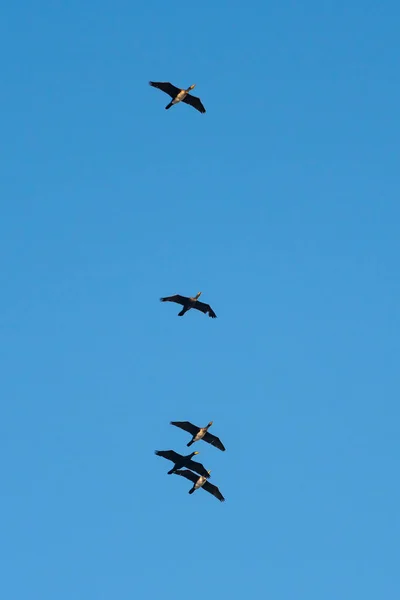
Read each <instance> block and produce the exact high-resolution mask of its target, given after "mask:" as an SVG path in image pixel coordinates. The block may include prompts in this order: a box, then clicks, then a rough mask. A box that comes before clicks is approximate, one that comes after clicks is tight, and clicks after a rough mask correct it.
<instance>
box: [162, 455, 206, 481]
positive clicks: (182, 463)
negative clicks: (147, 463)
mask: <svg viewBox="0 0 400 600" xmlns="http://www.w3.org/2000/svg"><path fill="white" fill-rule="evenodd" d="M155 454H157V456H162V457H163V458H166V459H167V460H171V461H172V462H173V463H174V466H173V468H172V469H171V470H170V471H168V475H171V473H174V472H175V471H177V470H178V469H181V468H182V467H188V468H189V469H192V471H196V473H198V474H199V475H202V476H203V477H205V478H208V477H210V474H209V472H208V471H207V470H206V469H205V468H204V467H203V465H201V464H200V463H198V462H196V461H195V460H192V458H193V456H195V455H196V454H199V453H198V452H192V453H191V454H188V455H187V456H182V455H181V454H178V453H177V452H174V451H173V450H156V451H155Z"/></svg>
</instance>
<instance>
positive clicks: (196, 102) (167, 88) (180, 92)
mask: <svg viewBox="0 0 400 600" xmlns="http://www.w3.org/2000/svg"><path fill="white" fill-rule="evenodd" d="M149 84H150V85H151V86H152V87H155V88H157V89H159V90H161V91H163V92H165V93H166V94H168V96H171V98H172V100H171V102H170V103H169V104H167V106H166V107H165V108H166V110H168V109H169V108H171V106H173V105H174V104H178V102H184V103H185V104H189V105H190V106H193V108H195V109H196V110H198V111H199V112H201V113H205V112H206V109H205V108H204V106H203V104H202V103H201V100H200V98H197V96H192V95H191V94H189V92H190V91H191V90H193V88H195V87H196V85H195V84H194V85H191V86H190V87H188V88H187V89H181V88H177V87H176V86H175V85H172V83H169V81H149Z"/></svg>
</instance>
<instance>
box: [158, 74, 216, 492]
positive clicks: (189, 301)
mask: <svg viewBox="0 0 400 600" xmlns="http://www.w3.org/2000/svg"><path fill="white" fill-rule="evenodd" d="M149 83H150V85H151V86H152V87H155V88H157V89H159V90H161V91H163V92H165V93H166V94H168V95H169V96H171V98H172V100H171V102H170V103H169V104H167V106H166V107H165V109H166V110H168V109H169V108H171V106H173V105H174V104H178V102H184V103H185V104H189V105H190V106H193V108H195V109H196V110H198V111H199V112H201V113H205V112H206V109H205V108H204V106H203V104H202V102H201V100H200V98H197V97H196V96H192V95H191V94H190V93H189V92H191V90H193V88H194V87H195V85H191V86H190V87H188V88H187V89H180V88H177V87H175V86H174V85H172V83H169V82H167V81H150V82H149ZM200 295H201V292H198V293H197V294H196V296H194V297H193V298H191V297H187V296H181V295H180V294H175V295H174V296H166V297H165V298H160V300H161V302H176V304H180V305H181V306H182V307H183V308H182V310H181V311H180V312H179V313H178V316H179V317H183V315H184V314H185V313H187V312H188V310H190V309H192V308H194V309H196V310H200V311H201V312H202V313H204V314H208V316H209V317H211V318H212V319H215V318H216V316H217V315H216V314H215V312H214V311H213V309H212V308H211V306H210V305H209V304H205V302H200V300H199V297H200ZM212 424H213V422H212V421H210V422H209V424H208V425H207V426H206V427H197V426H196V425H193V423H190V422H189V421H171V425H175V427H179V428H180V429H183V430H184V431H187V432H188V433H190V434H191V435H192V439H191V440H190V442H188V444H187V446H191V445H192V444H194V442H198V441H199V440H203V441H205V442H207V443H208V444H211V445H212V446H215V447H216V448H219V450H222V451H223V452H225V446H224V445H223V443H222V442H221V440H220V439H219V438H218V437H216V436H215V435H212V434H211V433H209V431H208V428H209V427H211V425H212ZM155 453H156V455H157V456H161V457H162V458H166V459H167V460H170V461H171V462H173V463H174V466H173V468H172V469H171V470H170V471H168V475H172V474H175V475H180V476H181V477H185V478H186V479H189V481H191V482H192V484H193V485H192V487H191V488H190V490H189V494H193V492H195V491H196V490H198V489H199V488H202V489H203V490H205V491H206V492H209V493H210V494H212V495H213V496H215V497H216V498H218V500H220V501H221V502H224V501H225V498H224V497H223V495H222V494H221V492H220V491H219V489H218V488H217V486H216V485H213V484H212V483H210V482H209V481H208V479H209V477H210V474H211V471H207V470H206V469H205V468H204V466H203V465H202V464H201V463H199V462H196V461H195V460H193V456H196V454H199V453H198V452H197V451H196V452H192V453H191V454H187V455H182V454H178V453H177V452H175V451H174V450H156V452H155ZM182 467H187V468H186V469H183V468H182Z"/></svg>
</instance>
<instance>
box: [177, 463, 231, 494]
mask: <svg viewBox="0 0 400 600" xmlns="http://www.w3.org/2000/svg"><path fill="white" fill-rule="evenodd" d="M210 473H211V471H208V474H210ZM175 475H181V476H182V477H185V478H186V479H189V480H190V481H192V482H193V487H192V489H190V490H189V494H193V492H195V491H196V490H198V489H199V488H201V487H202V488H203V490H206V492H209V493H210V494H212V495H213V496H215V497H216V498H218V500H220V501H221V502H225V498H224V497H223V495H222V494H221V492H220V491H219V489H218V488H217V486H216V485H213V484H212V483H210V482H209V481H207V479H206V478H205V477H201V476H200V477H197V475H196V474H195V473H192V471H188V470H187V469H184V470H183V471H175Z"/></svg>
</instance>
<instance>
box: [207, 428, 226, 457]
mask: <svg viewBox="0 0 400 600" xmlns="http://www.w3.org/2000/svg"><path fill="white" fill-rule="evenodd" d="M203 440H204V441H205V442H207V443H208V444H211V445H212V446H215V447H216V448H219V450H222V452H225V446H224V445H223V443H222V442H221V440H220V439H219V438H218V437H217V436H216V435H213V434H212V433H208V431H207V432H206V433H205V435H204V437H203Z"/></svg>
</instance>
